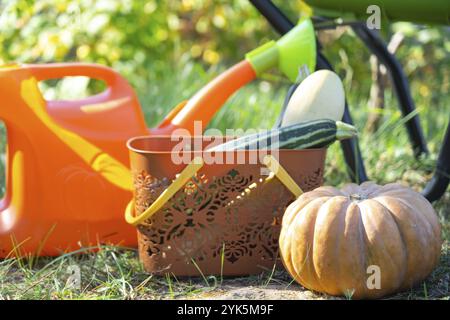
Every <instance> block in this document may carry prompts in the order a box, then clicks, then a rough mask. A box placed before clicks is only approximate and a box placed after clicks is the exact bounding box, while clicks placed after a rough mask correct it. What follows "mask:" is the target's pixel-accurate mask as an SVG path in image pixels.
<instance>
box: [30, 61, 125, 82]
mask: <svg viewBox="0 0 450 320" xmlns="http://www.w3.org/2000/svg"><path fill="white" fill-rule="evenodd" d="M24 67H25V68H27V69H28V70H30V71H31V72H32V73H33V74H34V76H35V77H36V79H37V80H38V81H43V80H49V79H60V78H64V77H76V76H86V77H89V78H92V79H97V80H103V81H105V82H106V83H107V84H108V86H112V85H117V84H119V83H120V84H122V83H125V84H127V83H126V81H125V80H124V79H123V78H122V77H121V76H120V75H119V74H118V73H117V72H115V71H114V70H113V69H111V68H108V67H105V66H102V65H98V64H93V63H50V64H27V65H24Z"/></svg>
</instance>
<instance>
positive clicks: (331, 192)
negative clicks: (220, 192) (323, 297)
mask: <svg viewBox="0 0 450 320" xmlns="http://www.w3.org/2000/svg"><path fill="white" fill-rule="evenodd" d="M441 245H442V240H441V230H440V226H439V222H438V218H437V215H436V213H435V211H434V209H433V207H432V206H431V204H430V203H429V202H428V201H427V200H426V199H425V198H424V197H423V196H422V195H420V194H419V193H417V192H415V191H413V190H411V189H409V188H407V187H404V186H402V185H399V184H394V183H392V184H387V185H385V186H379V185H377V184H375V183H372V182H365V183H363V184H361V185H356V184H348V185H346V186H344V187H343V188H342V189H340V190H339V189H337V188H334V187H327V186H325V187H320V188H317V189H315V190H313V191H310V192H307V193H304V194H303V195H301V196H300V197H299V198H298V199H297V200H296V201H294V202H293V203H292V204H291V205H290V206H289V207H288V208H287V210H286V213H285V215H284V217H283V222H282V230H281V234H280V252H281V256H282V260H283V263H284V265H285V267H286V269H287V270H288V272H289V273H290V274H291V275H292V276H293V277H294V279H295V280H296V281H297V282H299V283H300V284H302V285H303V286H304V287H306V288H308V289H311V290H315V291H320V292H325V293H328V294H331V295H345V294H347V293H353V295H352V297H353V298H377V297H381V296H384V295H387V294H390V293H393V292H396V291H399V290H404V289H407V288H410V287H411V286H412V285H414V284H416V283H418V282H419V281H421V280H423V279H424V278H426V277H427V276H428V274H429V273H430V272H431V271H432V270H433V268H434V267H435V266H436V265H437V263H438V261H439V257H440V252H441ZM370 266H375V267H376V268H378V270H379V276H380V277H379V288H373V286H370V285H368V279H369V277H370V276H371V275H372V273H371V272H370V270H372V269H370Z"/></svg>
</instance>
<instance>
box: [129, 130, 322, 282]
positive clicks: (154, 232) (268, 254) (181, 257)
mask: <svg viewBox="0 0 450 320" xmlns="http://www.w3.org/2000/svg"><path fill="white" fill-rule="evenodd" d="M211 139H212V140H214V139H218V137H208V138H206V137H196V138H195V139H194V140H195V141H194V145H195V144H197V145H199V144H200V148H199V150H200V151H199V152H198V151H197V152H196V151H181V152H178V153H177V152H174V151H172V150H174V148H176V144H177V143H179V142H177V141H173V139H171V137H170V136H159V137H156V136H146V137H136V138H133V139H131V140H129V141H128V148H129V150H130V159H131V170H132V175H133V183H134V200H133V201H131V202H130V204H129V205H128V207H127V209H126V212H125V217H126V220H127V222H128V223H130V224H132V225H135V226H136V227H137V230H138V244H139V257H140V259H141V261H142V263H143V264H144V267H145V269H146V271H148V272H151V273H156V274H164V273H171V274H174V275H176V276H197V275H201V274H203V275H212V274H215V275H230V276H231V275H233V276H236V275H250V274H258V273H261V272H262V271H263V270H267V269H269V270H270V269H272V268H273V267H274V265H275V264H278V236H279V233H280V223H281V218H282V215H283V213H284V210H285V208H286V207H287V206H288V205H289V203H290V202H291V201H293V200H294V199H295V197H296V196H299V195H300V194H301V193H302V190H303V191H309V190H312V189H314V188H316V187H318V186H320V185H321V184H322V181H323V167H324V162H325V156H326V149H309V150H277V155H275V154H273V153H272V154H270V153H268V154H266V155H262V154H261V152H258V150H252V151H233V152H215V153H211V152H210V153H208V154H209V155H210V156H211V154H213V156H214V157H213V158H214V159H219V161H216V162H212V161H211V160H210V159H211V157H210V158H207V157H206V155H208V154H207V152H202V151H201V150H203V149H204V147H205V146H206V143H207V144H210V143H211ZM220 139H223V137H220ZM174 155H176V156H178V158H177V159H178V160H177V161H179V159H180V156H181V158H182V159H183V160H184V161H183V163H184V164H176V162H177V161H174ZM261 158H262V159H261ZM220 159H222V160H223V161H220ZM230 159H234V160H237V159H240V160H241V161H240V162H239V163H243V164H227V163H230V162H231V163H236V162H237V161H229V160H230ZM255 159H256V161H255ZM225 160H228V161H225ZM221 162H222V163H221ZM186 163H188V164H186Z"/></svg>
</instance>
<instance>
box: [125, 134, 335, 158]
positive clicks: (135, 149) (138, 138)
mask: <svg viewBox="0 0 450 320" xmlns="http://www.w3.org/2000/svg"><path fill="white" fill-rule="evenodd" d="M177 137H189V138H194V139H195V138H202V139H203V138H204V137H212V138H217V137H220V138H227V137H230V136H203V135H201V136H199V135H184V136H183V135H178V136H177ZM170 138H172V135H141V136H135V137H132V138H130V139H128V141H127V143H126V145H127V148H128V150H129V151H131V152H134V153H137V154H173V153H179V152H180V151H172V150H171V151H158V150H149V149H143V148H138V147H135V146H133V144H135V143H136V142H137V141H143V140H148V139H152V140H154V139H170ZM327 149H328V148H327V147H325V148H310V149H301V150H295V149H274V151H277V152H280V151H281V152H283V153H309V152H319V151H326V150H327ZM258 151H260V149H252V150H233V151H205V150H202V151H198V150H192V151H186V150H183V153H184V154H203V153H212V154H221V153H250V152H258ZM264 151H267V152H268V154H270V153H271V151H272V150H264Z"/></svg>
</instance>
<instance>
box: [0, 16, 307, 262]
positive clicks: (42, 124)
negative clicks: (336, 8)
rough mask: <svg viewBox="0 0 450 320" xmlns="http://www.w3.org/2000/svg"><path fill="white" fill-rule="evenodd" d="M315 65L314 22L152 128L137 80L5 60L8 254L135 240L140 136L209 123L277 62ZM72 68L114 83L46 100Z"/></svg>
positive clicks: (4, 249) (2, 252)
mask: <svg viewBox="0 0 450 320" xmlns="http://www.w3.org/2000/svg"><path fill="white" fill-rule="evenodd" d="M304 64H307V65H308V66H309V68H310V70H313V69H314V64H315V39H314V30H313V26H312V23H311V21H309V20H303V21H302V22H300V23H299V24H298V26H297V27H296V28H294V29H293V30H292V31H291V32H289V33H288V34H286V35H285V36H284V37H283V38H281V39H280V40H279V41H277V42H273V41H272V42H269V43H268V44H265V45H264V46H262V47H260V48H258V49H256V50H254V51H252V52H251V53H249V54H248V55H247V56H246V59H245V60H243V61H242V62H240V63H238V64H237V65H235V66H234V67H232V68H230V69H229V70H227V71H225V72H224V73H223V74H221V75H219V76H218V77H217V78H216V79H214V80H213V81H212V82H210V83H209V84H208V85H206V86H205V87H204V88H203V89H201V90H200V91H199V92H198V93H197V94H196V95H194V96H193V97H192V98H191V99H190V100H188V101H187V102H183V103H180V104H179V105H178V106H177V107H175V109H174V110H173V111H172V112H171V113H169V115H168V116H167V117H166V118H165V119H164V120H163V121H162V123H161V124H160V125H159V126H158V127H157V128H155V129H147V127H146V125H145V121H144V117H143V114H142V112H141V109H140V106H139V102H138V99H137V97H136V95H135V93H134V92H133V90H132V88H131V87H130V85H129V84H128V83H127V82H126V81H125V80H124V79H123V78H122V77H121V76H120V75H119V74H117V73H116V72H114V71H113V70H111V69H109V68H107V67H103V66H98V65H93V64H78V63H64V64H46V65H17V64H11V65H6V66H3V67H0V97H1V99H2V102H1V106H0V120H2V121H3V122H4V123H5V126H6V132H7V156H6V194H5V196H4V198H3V199H2V200H1V202H0V257H6V256H8V255H24V254H33V255H58V254H61V253H63V252H67V251H72V250H76V249H79V248H80V247H86V246H91V245H96V244H101V243H110V244H121V245H125V246H135V245H136V244H137V239H136V231H135V229H134V228H132V227H130V226H129V225H128V224H127V223H126V222H125V220H124V218H123V210H124V208H125V207H126V205H127V203H128V202H129V200H130V199H131V198H132V191H131V190H132V189H133V188H132V186H131V176H130V172H129V167H128V151H127V148H126V145H125V142H126V141H127V140H128V139H129V138H131V137H133V136H140V135H148V134H149V133H150V134H170V133H171V132H173V131H174V130H175V129H177V128H184V129H187V130H188V131H190V132H192V131H193V128H194V127H193V125H194V121H195V120H198V121H202V123H203V127H205V126H206V124H207V123H208V122H209V121H210V119H211V118H212V117H213V116H214V114H215V112H216V111H217V110H218V109H219V108H220V106H221V105H222V104H223V103H224V102H225V101H226V100H227V99H228V97H229V96H230V95H232V94H233V93H234V92H235V91H236V90H238V89H239V88H240V87H242V86H243V85H245V84H246V83H248V82H250V81H252V80H253V79H255V78H256V76H257V75H259V74H260V73H262V72H264V71H266V70H267V69H269V68H272V67H276V66H278V68H279V69H280V70H281V71H283V72H284V73H285V74H286V75H287V76H288V77H289V78H290V79H291V80H293V81H294V80H295V78H296V76H297V70H298V68H299V67H300V66H302V65H304ZM67 76H87V77H89V78H92V79H98V80H102V81H104V82H105V83H106V87H107V88H106V90H105V91H103V92H102V93H100V94H97V95H94V96H91V97H88V98H84V99H80V100H73V101H46V100H45V99H44V98H43V97H42V94H41V92H40V91H39V88H38V83H39V81H43V80H48V79H58V78H63V77H67Z"/></svg>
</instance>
